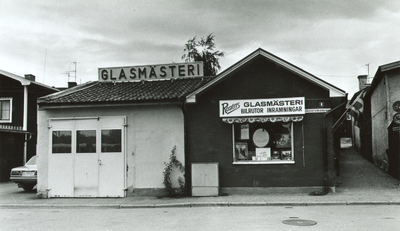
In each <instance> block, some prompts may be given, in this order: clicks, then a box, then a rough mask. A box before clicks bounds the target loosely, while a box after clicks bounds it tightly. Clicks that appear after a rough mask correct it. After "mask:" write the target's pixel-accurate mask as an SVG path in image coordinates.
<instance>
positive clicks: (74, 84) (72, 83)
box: [68, 82, 78, 88]
mask: <svg viewBox="0 0 400 231" xmlns="http://www.w3.org/2000/svg"><path fill="white" fill-rule="evenodd" d="M76 85H78V84H77V83H76V82H68V88H71V87H75V86H76Z"/></svg>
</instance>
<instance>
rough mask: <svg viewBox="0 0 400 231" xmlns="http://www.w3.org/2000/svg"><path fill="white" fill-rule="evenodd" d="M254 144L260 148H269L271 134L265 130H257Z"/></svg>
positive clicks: (254, 135)
mask: <svg viewBox="0 0 400 231" xmlns="http://www.w3.org/2000/svg"><path fill="white" fill-rule="evenodd" d="M253 142H254V145H256V146H257V147H259V148H262V147H265V146H267V144H268V143H269V133H268V131H267V130H265V129H264V128H259V129H257V130H256V131H255V132H254V134H253Z"/></svg>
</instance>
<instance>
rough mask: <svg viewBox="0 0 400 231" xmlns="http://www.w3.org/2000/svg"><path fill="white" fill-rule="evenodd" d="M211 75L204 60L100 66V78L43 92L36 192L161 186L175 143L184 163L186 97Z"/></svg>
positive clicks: (76, 193) (100, 192)
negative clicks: (205, 68)
mask: <svg viewBox="0 0 400 231" xmlns="http://www.w3.org/2000/svg"><path fill="white" fill-rule="evenodd" d="M210 79H211V78H209V77H203V69H202V65H201V63H181V64H178V63H173V64H165V65H151V66H150V65H148V66H133V67H113V68H99V80H98V81H95V82H89V83H86V84H81V85H78V86H76V87H74V88H71V89H67V90H65V91H62V92H59V93H56V94H52V95H49V96H46V97H43V98H40V100H39V102H38V105H39V129H38V130H39V145H38V152H39V153H40V155H39V158H38V172H40V174H39V176H38V177H39V178H38V192H39V193H40V194H42V196H43V197H124V196H126V195H128V194H132V193H133V194H141V193H148V194H158V193H163V189H164V185H163V180H164V178H163V171H164V168H165V164H164V163H166V162H168V160H169V157H170V155H171V152H172V150H173V149H174V147H176V148H175V149H174V150H175V151H174V153H175V156H176V158H177V159H178V160H179V161H180V162H182V163H185V130H184V128H185V126H184V124H185V115H184V107H185V104H184V101H185V99H186V98H185V96H186V95H187V94H189V93H191V92H193V91H194V90H195V89H197V88H199V87H201V86H202V85H204V84H206V83H207V82H209V81H210ZM164 191H165V190H164Z"/></svg>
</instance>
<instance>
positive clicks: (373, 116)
mask: <svg viewBox="0 0 400 231" xmlns="http://www.w3.org/2000/svg"><path fill="white" fill-rule="evenodd" d="M399 87H400V61H397V62H393V63H389V64H385V65H382V66H379V68H378V70H377V71H376V74H375V76H374V78H373V81H372V83H371V85H370V86H369V87H367V88H365V89H364V90H363V93H362V94H358V96H359V97H358V98H359V100H360V102H362V104H363V111H361V112H362V114H361V112H360V116H359V123H358V126H357V127H358V128H356V129H359V131H360V132H359V133H360V152H361V153H362V155H363V156H364V157H365V158H366V159H368V160H370V161H371V162H372V163H374V165H376V166H378V167H379V168H381V169H382V170H383V171H385V172H388V173H389V174H390V175H392V176H393V177H395V178H397V179H400V162H399V160H400V158H399V153H400V152H399V151H400V147H399V142H398V141H399V131H400V129H399V126H400V120H399V118H400V114H399V112H400V92H399V91H398V89H399ZM353 98H357V97H353Z"/></svg>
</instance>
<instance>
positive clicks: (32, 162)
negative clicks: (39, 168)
mask: <svg viewBox="0 0 400 231" xmlns="http://www.w3.org/2000/svg"><path fill="white" fill-rule="evenodd" d="M26 165H36V156H32V158H31V159H29V161H28V162H26Z"/></svg>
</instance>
